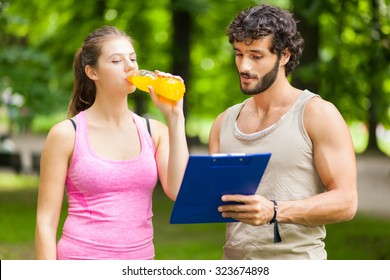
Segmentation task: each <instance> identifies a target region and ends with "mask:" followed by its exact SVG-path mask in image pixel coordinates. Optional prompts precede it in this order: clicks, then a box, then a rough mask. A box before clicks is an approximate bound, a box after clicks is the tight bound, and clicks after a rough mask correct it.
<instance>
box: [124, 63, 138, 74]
mask: <svg viewBox="0 0 390 280" xmlns="http://www.w3.org/2000/svg"><path fill="white" fill-rule="evenodd" d="M136 68H137V64H136V63H135V62H133V61H131V60H126V64H125V70H126V71H131V70H134V69H136Z"/></svg>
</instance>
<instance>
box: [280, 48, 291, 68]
mask: <svg viewBox="0 0 390 280" xmlns="http://www.w3.org/2000/svg"><path fill="white" fill-rule="evenodd" d="M290 56H291V53H290V51H289V49H285V50H284V51H283V52H282V56H281V57H280V64H281V65H286V64H287V62H289V60H290Z"/></svg>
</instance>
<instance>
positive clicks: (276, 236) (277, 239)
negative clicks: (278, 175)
mask: <svg viewBox="0 0 390 280" xmlns="http://www.w3.org/2000/svg"><path fill="white" fill-rule="evenodd" d="M271 201H272V202H273V203H274V216H273V217H272V219H271V221H269V224H273V223H274V243H279V242H281V241H282V238H281V237H280V234H279V227H278V220H277V219H276V215H277V214H278V203H277V202H276V201H275V200H271Z"/></svg>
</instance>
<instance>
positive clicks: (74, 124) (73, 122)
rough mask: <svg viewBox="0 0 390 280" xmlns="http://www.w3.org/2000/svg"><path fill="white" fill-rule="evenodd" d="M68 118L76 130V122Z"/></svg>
mask: <svg viewBox="0 0 390 280" xmlns="http://www.w3.org/2000/svg"><path fill="white" fill-rule="evenodd" d="M69 120H70V122H71V123H72V125H73V127H74V130H76V122H75V121H74V120H73V119H69Z"/></svg>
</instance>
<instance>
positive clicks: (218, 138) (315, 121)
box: [209, 5, 357, 259]
mask: <svg viewBox="0 0 390 280" xmlns="http://www.w3.org/2000/svg"><path fill="white" fill-rule="evenodd" d="M227 35H228V37H229V41H230V43H231V44H232V45H233V48H234V51H235V62H236V66H237V70H238V74H239V78H240V87H241V91H242V92H243V93H244V94H246V95H248V96H250V97H249V98H248V99H246V100H245V101H244V102H243V103H241V104H236V105H234V106H232V107H230V108H228V109H227V110H226V111H224V112H223V113H222V114H220V115H219V116H218V117H217V119H216V120H215V122H214V124H213V126H212V128H211V132H210V139H209V149H210V153H233V152H234V153H237V152H241V153H242V152H244V153H248V154H250V153H266V152H271V153H272V155H271V159H270V162H269V165H268V166H267V169H266V172H265V174H264V176H263V179H262V181H261V182H260V184H259V188H258V191H257V193H256V194H255V195H253V196H243V195H236V194H231V195H224V196H223V197H222V201H224V202H227V201H232V202H239V203H238V204H237V203H236V204H234V205H231V204H230V205H224V206H220V207H219V208H218V210H219V211H220V212H221V213H222V215H223V216H224V217H231V218H234V219H236V220H238V221H239V222H237V223H229V224H228V225H227V229H226V234H227V238H226V239H227V241H226V245H225V247H224V256H223V258H224V259H326V258H327V253H326V250H325V244H324V239H325V236H326V231H325V227H324V225H325V224H329V223H336V222H341V221H348V220H351V219H352V218H353V217H354V215H355V213H356V210H357V188H356V160H355V153H354V149H353V144H352V140H351V136H350V133H349V130H348V127H347V125H346V123H345V121H344V120H343V118H342V116H341V115H340V113H339V111H338V110H337V109H336V108H335V106H333V105H332V104H331V103H329V102H327V101H325V100H323V99H321V98H320V97H319V96H318V95H316V94H313V93H311V92H309V91H308V90H300V89H297V88H294V87H293V86H292V85H291V84H290V83H289V81H288V79H287V76H288V74H290V73H291V72H292V71H293V69H294V68H295V66H296V65H297V64H298V61H299V58H300V56H301V54H302V50H303V39H302V37H301V35H300V34H299V32H298V31H297V29H296V22H295V20H294V19H293V17H292V15H291V14H290V13H289V12H287V11H285V10H283V9H280V8H277V7H273V6H269V5H262V6H258V7H254V8H249V9H247V10H245V11H242V12H241V13H239V14H238V16H237V17H236V19H234V21H233V22H232V23H231V24H230V25H229V27H228V30H227Z"/></svg>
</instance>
